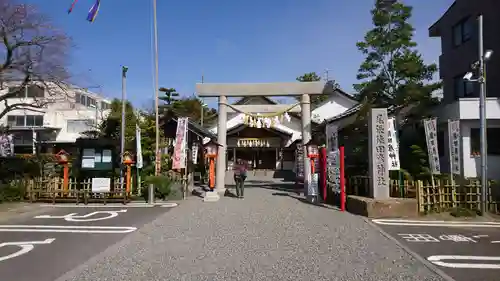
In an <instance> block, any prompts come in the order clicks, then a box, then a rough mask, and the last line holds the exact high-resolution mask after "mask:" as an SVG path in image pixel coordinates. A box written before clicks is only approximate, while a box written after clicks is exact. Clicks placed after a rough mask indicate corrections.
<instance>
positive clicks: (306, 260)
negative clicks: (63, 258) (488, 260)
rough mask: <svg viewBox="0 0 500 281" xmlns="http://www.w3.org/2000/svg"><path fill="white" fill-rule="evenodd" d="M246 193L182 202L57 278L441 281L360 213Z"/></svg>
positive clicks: (270, 194)
mask: <svg viewBox="0 0 500 281" xmlns="http://www.w3.org/2000/svg"><path fill="white" fill-rule="evenodd" d="M245 193H246V194H245V196H246V197H245V199H243V200H239V199H235V198H228V197H224V198H221V200H220V201H219V202H216V203H203V202H201V201H200V200H199V198H191V199H189V200H186V201H184V202H181V204H180V205H179V206H178V207H176V208H174V209H173V210H171V211H170V212H168V213H166V214H165V215H163V216H161V217H159V218H158V219H156V220H155V221H154V222H152V223H151V224H148V225H146V226H145V227H143V228H142V229H140V230H139V231H137V232H135V233H133V234H131V235H129V236H128V237H127V238H125V240H123V241H121V242H120V243H118V244H117V245H115V246H113V247H111V248H109V249H107V250H106V251H104V252H103V253H102V254H101V255H99V256H97V257H95V258H94V259H92V260H90V261H89V262H88V263H87V264H85V265H82V266H81V267H80V268H77V269H75V270H74V271H73V272H69V273H67V274H66V275H65V276H63V277H61V278H60V279H58V281H63V280H68V281H69V280H71V281H86V280H88V281H95V280H100V281H104V280H109V281H111V280H116V281H118V280H119V281H128V280H130V281H138V280H148V281H149V280H169V281H173V280H186V281H197V280H207V281H212V280H266V281H269V280H273V281H274V280H293V281H298V280H346V281H347V280H348V281H355V280H374V281H375V280H377V281H383V280H391V281H394V280H409V281H412V280H415V281H417V280H419V281H423V280H443V279H442V278H441V277H439V276H438V275H436V274H434V273H433V272H432V271H430V270H429V269H428V268H427V267H425V266H424V265H423V264H422V263H420V262H418V261H417V260H415V259H414V258H412V257H411V256H410V255H408V254H407V253H406V252H404V251H403V250H402V249H400V248H399V247H398V246H397V245H395V244H394V243H393V242H392V241H390V240H388V239H387V238H385V237H384V236H382V235H381V234H380V233H379V232H378V231H377V230H376V229H374V228H373V227H372V226H370V225H368V224H367V223H366V222H365V221H364V220H363V219H362V218H361V217H357V216H354V215H351V214H349V213H341V212H338V211H336V210H333V209H330V208H324V207H319V206H313V205H309V204H306V203H303V202H301V201H299V200H297V199H296V198H293V197H290V196H284V193H283V192H279V191H273V190H268V189H261V188H248V189H246V190H245ZM277 194H281V196H280V195H277Z"/></svg>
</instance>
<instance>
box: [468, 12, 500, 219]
mask: <svg viewBox="0 0 500 281" xmlns="http://www.w3.org/2000/svg"><path fill="white" fill-rule="evenodd" d="M477 20H478V26H479V27H478V29H479V30H478V31H479V32H478V33H479V40H478V42H479V46H478V49H479V53H478V56H479V61H477V62H476V63H474V64H473V65H472V69H473V70H474V69H477V70H478V76H477V78H476V79H473V76H474V74H473V73H472V72H467V73H466V74H465V75H464V77H463V78H464V80H466V81H467V82H476V83H478V84H479V127H480V146H481V148H480V150H481V152H480V153H481V214H482V215H484V213H485V212H486V210H487V197H486V193H487V192H488V149H487V148H488V139H487V134H486V63H487V62H488V61H489V60H490V59H491V57H492V56H493V50H486V51H484V45H483V44H484V41H483V15H479V17H478V19H477Z"/></svg>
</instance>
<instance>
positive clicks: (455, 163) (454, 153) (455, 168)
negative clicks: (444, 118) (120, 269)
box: [448, 120, 461, 175]
mask: <svg viewBox="0 0 500 281" xmlns="http://www.w3.org/2000/svg"><path fill="white" fill-rule="evenodd" d="M448 137H449V140H450V143H449V146H450V168H451V173H452V174H455V175H460V170H461V163H460V139H461V135H460V121H459V120H455V121H452V120H448Z"/></svg>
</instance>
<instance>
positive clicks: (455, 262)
mask: <svg viewBox="0 0 500 281" xmlns="http://www.w3.org/2000/svg"><path fill="white" fill-rule="evenodd" d="M384 221H385V220H383V221H382V222H384ZM376 222H377V221H375V223H376ZM402 224H404V222H402ZM410 224H416V225H385V224H376V225H377V226H378V227H380V228H381V229H382V230H383V231H384V232H386V233H387V234H389V235H390V236H392V237H393V238H395V239H396V240H398V241H399V242H400V243H402V244H403V245H405V246H406V247H408V248H409V249H410V250H411V251H413V252H414V253H416V254H417V255H419V256H421V257H422V258H423V259H426V260H428V261H429V262H431V263H432V264H433V265H434V266H436V267H437V268H439V269H440V270H441V271H443V272H444V273H446V274H447V275H449V276H450V277H452V278H453V279H455V280H456V281H470V280H474V281H497V280H499V274H500V224H487V223H473V224H472V223H460V222H458V223H455V224H453V225H452V224H451V223H443V225H436V224H433V225H425V224H426V223H410ZM443 256H445V257H443Z"/></svg>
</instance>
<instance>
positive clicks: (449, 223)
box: [372, 219, 500, 228]
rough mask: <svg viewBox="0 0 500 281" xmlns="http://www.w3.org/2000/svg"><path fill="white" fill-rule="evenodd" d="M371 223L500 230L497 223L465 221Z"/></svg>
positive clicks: (379, 220) (379, 221) (377, 220)
mask: <svg viewBox="0 0 500 281" xmlns="http://www.w3.org/2000/svg"><path fill="white" fill-rule="evenodd" d="M372 222H374V223H376V224H381V225H398V226H440V227H443V226H444V227H489V228H500V223H499V222H465V221H419V220H400V219H374V220H372Z"/></svg>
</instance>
